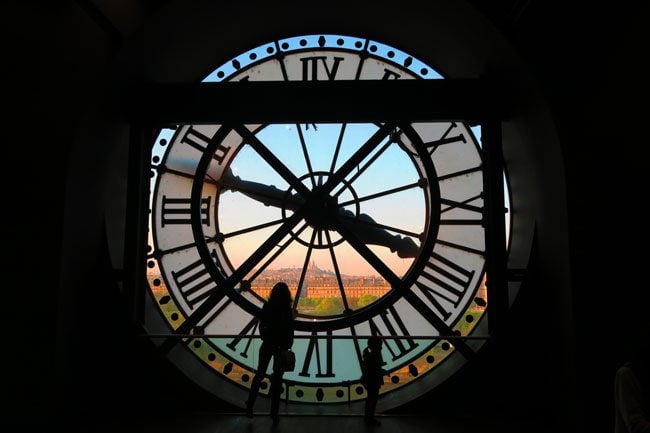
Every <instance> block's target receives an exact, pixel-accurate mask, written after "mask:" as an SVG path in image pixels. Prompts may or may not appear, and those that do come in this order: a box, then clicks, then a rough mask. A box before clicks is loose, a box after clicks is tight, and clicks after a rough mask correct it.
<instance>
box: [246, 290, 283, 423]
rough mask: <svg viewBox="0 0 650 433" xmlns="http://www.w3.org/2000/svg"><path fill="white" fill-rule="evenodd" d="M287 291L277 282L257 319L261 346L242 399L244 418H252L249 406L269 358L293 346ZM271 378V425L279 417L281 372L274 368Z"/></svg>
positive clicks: (252, 403)
mask: <svg viewBox="0 0 650 433" xmlns="http://www.w3.org/2000/svg"><path fill="white" fill-rule="evenodd" d="M291 303H292V300H291V292H289V287H288V286H287V285H286V284H285V283H283V282H279V283H277V284H276V285H275V286H273V289H271V295H270V296H269V300H268V301H267V302H266V304H264V307H262V315H261V317H260V335H261V337H262V345H261V346H260V350H259V355H258V360H259V361H258V366H257V372H256V373H255V377H254V378H253V382H252V383H251V388H250V392H249V394H248V400H246V416H248V417H249V418H252V417H253V405H254V404H255V399H256V398H257V394H258V392H259V389H260V384H261V383H262V379H264V376H265V375H266V370H267V368H268V366H269V362H271V358H272V357H273V356H274V355H275V354H276V353H277V352H278V351H279V350H280V349H289V348H291V346H292V345H293V310H292V308H291ZM273 364H274V367H273V374H272V375H271V413H270V415H271V418H272V419H273V423H278V422H279V420H280V418H279V416H278V410H279V408H280V394H281V393H282V375H283V374H284V372H283V371H282V370H280V369H278V368H276V367H275V365H276V363H275V362H274V363H273Z"/></svg>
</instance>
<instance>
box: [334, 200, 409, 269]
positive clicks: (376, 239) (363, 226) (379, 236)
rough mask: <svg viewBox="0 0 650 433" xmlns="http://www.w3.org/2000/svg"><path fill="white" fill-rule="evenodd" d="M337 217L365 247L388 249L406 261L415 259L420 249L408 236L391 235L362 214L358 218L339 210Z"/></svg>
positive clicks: (368, 216) (366, 215)
mask: <svg viewBox="0 0 650 433" xmlns="http://www.w3.org/2000/svg"><path fill="white" fill-rule="evenodd" d="M339 215H340V216H342V217H343V218H342V219H340V221H341V222H342V223H343V224H345V225H346V226H347V227H348V228H350V229H351V230H353V231H354V233H355V234H356V235H357V236H358V237H359V239H361V240H362V241H363V242H364V243H365V244H366V245H367V244H372V245H380V246H384V247H388V248H389V249H390V251H391V252H393V253H397V256H398V257H400V258H402V259H406V258H409V257H417V255H418V253H419V251H420V247H419V246H418V245H417V244H416V243H415V242H414V241H413V239H412V238H411V237H409V236H400V235H392V234H390V233H389V232H388V230H385V229H382V228H379V227H376V226H374V225H375V224H377V223H376V222H375V220H374V219H372V217H371V216H370V215H368V214H365V213H362V214H359V215H358V216H355V215H354V212H352V211H349V210H347V209H342V208H341V209H339Z"/></svg>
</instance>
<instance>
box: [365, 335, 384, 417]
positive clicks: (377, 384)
mask: <svg viewBox="0 0 650 433" xmlns="http://www.w3.org/2000/svg"><path fill="white" fill-rule="evenodd" d="M383 365H384V360H383V358H382V356H381V338H379V337H377V336H373V337H370V339H368V347H366V348H365V349H364V350H363V356H362V360H361V370H362V371H361V383H363V386H364V387H365V388H366V392H367V393H368V396H367V397H366V406H365V411H364V419H365V421H366V422H367V423H368V424H371V425H380V424H381V423H380V422H379V420H378V419H377V418H375V409H376V408H377V400H378V399H379V388H381V386H382V385H383V384H384V368H383Z"/></svg>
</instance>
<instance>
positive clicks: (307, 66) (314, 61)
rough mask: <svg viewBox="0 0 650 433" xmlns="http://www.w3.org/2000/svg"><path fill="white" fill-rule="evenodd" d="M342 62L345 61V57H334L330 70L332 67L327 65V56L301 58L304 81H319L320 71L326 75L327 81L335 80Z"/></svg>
mask: <svg viewBox="0 0 650 433" xmlns="http://www.w3.org/2000/svg"><path fill="white" fill-rule="evenodd" d="M341 60H343V57H333V58H332V64H331V68H330V65H328V64H327V56H314V57H303V58H301V59H300V61H301V62H302V79H303V81H318V77H319V71H322V72H323V73H324V74H325V77H326V78H327V80H330V81H331V80H333V79H334V78H335V77H336V72H337V71H338V69H339V63H341Z"/></svg>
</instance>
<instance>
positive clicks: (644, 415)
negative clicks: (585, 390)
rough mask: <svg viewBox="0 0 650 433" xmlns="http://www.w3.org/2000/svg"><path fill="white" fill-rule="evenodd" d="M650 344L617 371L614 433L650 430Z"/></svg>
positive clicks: (649, 432)
mask: <svg viewBox="0 0 650 433" xmlns="http://www.w3.org/2000/svg"><path fill="white" fill-rule="evenodd" d="M649 379H650V344H648V343H646V345H645V346H644V347H643V348H642V349H640V350H639V351H638V352H637V353H636V354H635V355H634V356H633V357H632V358H631V359H630V360H629V361H627V362H625V363H624V364H623V365H621V366H620V367H619V368H618V370H617V371H616V376H615V380H614V405H615V410H616V413H615V426H614V431H615V433H650V381H649Z"/></svg>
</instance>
